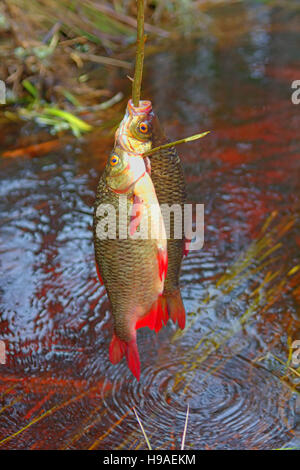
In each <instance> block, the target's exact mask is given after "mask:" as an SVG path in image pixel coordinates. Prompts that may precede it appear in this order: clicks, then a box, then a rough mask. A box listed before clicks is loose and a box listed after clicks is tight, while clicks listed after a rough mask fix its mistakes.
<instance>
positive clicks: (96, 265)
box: [96, 263, 103, 286]
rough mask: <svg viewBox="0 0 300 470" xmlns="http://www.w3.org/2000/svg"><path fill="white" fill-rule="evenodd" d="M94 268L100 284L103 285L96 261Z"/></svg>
mask: <svg viewBox="0 0 300 470" xmlns="http://www.w3.org/2000/svg"><path fill="white" fill-rule="evenodd" d="M96 270H97V274H98V278H99V281H100V284H101V286H103V279H102V277H101V274H100V271H99V267H98V264H97V263H96Z"/></svg>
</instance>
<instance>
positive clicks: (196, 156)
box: [0, 4, 300, 449]
mask: <svg viewBox="0 0 300 470" xmlns="http://www.w3.org/2000/svg"><path fill="white" fill-rule="evenodd" d="M213 21H214V27H215V33H214V34H213V35H212V36H209V37H208V39H206V40H199V41H196V42H195V41H189V40H188V39H187V40H186V41H185V42H184V44H181V45H179V44H177V45H176V44H175V45H172V48H170V50H169V51H168V52H163V53H159V54H156V55H155V56H152V57H151V58H149V60H148V63H147V64H146V74H147V82H146V84H145V91H144V95H145V97H146V98H150V99H152V100H153V103H154V106H155V109H156V111H157V113H158V115H159V116H160V118H161V121H162V122H163V123H164V125H165V128H166V131H167V133H168V134H169V136H170V137H171V138H179V137H182V136H186V135H190V134H192V133H194V132H199V131H202V130H207V129H210V130H211V131H213V132H212V133H211V135H210V136H208V137H206V138H205V139H204V140H203V141H199V142H196V143H193V144H189V145H186V146H185V147H181V148H180V154H181V156H182V160H183V164H184V168H185V173H186V178H187V183H188V192H189V199H190V200H191V201H194V202H198V203H204V204H205V224H206V225H205V245H204V248H203V249H202V250H201V251H200V252H191V253H190V254H189V256H188V257H187V258H186V259H185V261H184V265H183V270H182V293H183V298H184V303H185V306H186V310H187V312H188V322H187V327H186V329H185V331H184V332H183V333H182V334H178V333H176V330H175V328H174V326H173V325H171V324H168V326H167V327H166V328H165V329H164V330H163V331H161V332H160V333H159V335H158V336H156V335H155V334H154V333H152V332H150V330H148V329H144V330H142V331H140V332H139V337H138V342H139V349H140V354H141V363H142V375H141V381H140V382H139V383H138V382H137V381H136V380H135V379H134V378H133V376H132V375H131V374H130V372H129V370H128V368H127V367H126V364H125V362H121V363H120V364H119V365H117V366H113V365H111V364H110V363H109V360H108V346H109V342H110V338H111V334H112V322H111V318H110V314H109V312H108V311H107V307H106V304H105V295H104V290H103V288H102V287H100V286H99V284H98V282H97V279H96V271H95V264H94V252H93V241H92V232H91V224H92V212H93V202H94V195H95V188H96V185H97V181H98V179H99V175H100V173H101V171H102V169H103V165H104V163H105V159H106V157H107V153H108V151H109V149H110V147H111V145H112V140H111V138H107V137H105V138H104V137H102V136H101V135H100V133H99V132H97V133H96V134H94V135H91V136H90V137H88V138H86V141H85V142H84V143H82V144H78V143H76V142H74V141H72V142H71V144H68V145H65V146H64V147H63V148H62V149H61V150H58V151H56V152H53V153H50V154H48V155H46V156H41V157H37V158H33V159H25V158H15V159H2V160H1V163H0V164H1V177H0V191H1V199H0V208H1V209H0V213H1V229H0V230H1V247H0V250H1V319H0V332H1V336H0V338H1V339H2V340H4V341H5V343H6V347H7V363H6V364H5V365H0V373H1V375H0V447H1V448H3V449H14V448H18V449H25V448H26V449H62V448H71V449H89V448H96V449H116V448H117V449H128V448H133V449H140V448H145V447H146V445H145V442H144V440H143V436H142V434H141V431H140V429H139V426H138V424H137V422H136V419H135V416H134V415H133V412H132V407H133V406H135V407H136V409H137V412H138V413H139V415H140V418H141V419H142V422H143V424H144V427H145V429H146V432H147V434H148V437H149V440H150V442H151V444H152V447H153V448H178V447H179V446H180V441H181V436H182V431H183V427H184V421H185V414H186V409H187V404H189V406H190V416H189V422H188V429H187V436H186V448H189V449H219V448H225V449H237V448H243V449H244V448H250V449H265V448H266V449H275V448H279V447H282V446H284V445H287V444H288V443H290V444H289V445H290V446H295V445H299V436H300V429H299V421H297V420H299V417H298V415H299V408H300V404H299V395H298V393H297V391H296V387H297V385H298V384H299V375H297V373H296V372H294V371H293V370H291V369H289V368H288V367H287V364H290V365H291V363H290V362H288V361H289V360H290V356H289V345H290V344H291V342H292V341H294V340H296V339H298V340H299V339H300V332H299V302H300V287H299V286H300V283H299V280H300V270H299V265H300V257H299V246H300V235H299V204H300V193H299V190H300V178H299V176H300V158H299V156H300V142H299V128H300V105H299V106H297V105H294V104H292V102H291V93H292V90H291V83H292V81H293V80H296V79H300V75H299V74H300V72H299V65H300V61H299V51H298V45H299V39H300V28H299V24H300V23H299V12H298V13H297V11H296V10H293V9H290V8H286V9H285V10H283V9H280V8H277V9H273V10H272V9H268V8H265V7H258V6H256V7H255V8H248V7H246V6H245V5H244V6H241V5H240V4H237V5H236V6H235V7H234V8H225V9H224V8H222V9H216V10H215V12H214V16H213ZM123 83H124V84H125V79H124V82H123ZM122 86H123V85H122ZM124 105H125V103H124ZM3 131H5V132H4V134H3V135H5V137H2V140H1V147H2V149H5V148H7V147H9V146H12V144H13V142H14V141H15V140H16V136H17V138H18V139H20V138H23V137H26V135H28V134H30V133H31V132H32V128H31V127H30V126H28V125H24V126H23V127H22V128H21V129H19V128H14V129H13V131H14V133H8V129H3ZM297 413H298V415H297Z"/></svg>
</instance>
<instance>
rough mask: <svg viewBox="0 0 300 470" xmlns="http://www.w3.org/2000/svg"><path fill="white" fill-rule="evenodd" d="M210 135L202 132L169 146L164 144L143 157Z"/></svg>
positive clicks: (207, 132)
mask: <svg viewBox="0 0 300 470" xmlns="http://www.w3.org/2000/svg"><path fill="white" fill-rule="evenodd" d="M209 133H210V131H206V132H202V133H201V134H195V135H192V136H190V137H185V138H184V139H180V140H175V141H174V142H168V143H167V144H163V145H160V146H159V147H155V148H153V149H151V150H148V151H147V152H145V153H143V157H148V156H149V155H152V154H153V153H155V152H158V151H159V150H163V149H168V148H169V147H174V146H175V145H179V144H185V143H186V142H191V141H192V140H197V139H202V137H205V136H206V135H207V134H209Z"/></svg>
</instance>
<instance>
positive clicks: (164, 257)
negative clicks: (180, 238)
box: [157, 248, 168, 281]
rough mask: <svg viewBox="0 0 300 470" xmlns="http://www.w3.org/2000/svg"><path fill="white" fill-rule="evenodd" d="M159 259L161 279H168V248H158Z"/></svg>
mask: <svg viewBox="0 0 300 470" xmlns="http://www.w3.org/2000/svg"><path fill="white" fill-rule="evenodd" d="M157 261H158V272H159V277H160V280H161V281H163V280H165V279H166V276H167V270H168V252H167V250H166V249H164V248H158V253H157Z"/></svg>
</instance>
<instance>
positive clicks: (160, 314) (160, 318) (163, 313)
mask: <svg viewBox="0 0 300 470" xmlns="http://www.w3.org/2000/svg"><path fill="white" fill-rule="evenodd" d="M168 319H169V316H168V310H167V301H166V299H165V297H164V296H163V295H160V296H159V298H158V306H157V314H156V323H155V332H156V333H158V331H159V330H161V328H162V327H163V326H165V325H166V324H167V322H168Z"/></svg>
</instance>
